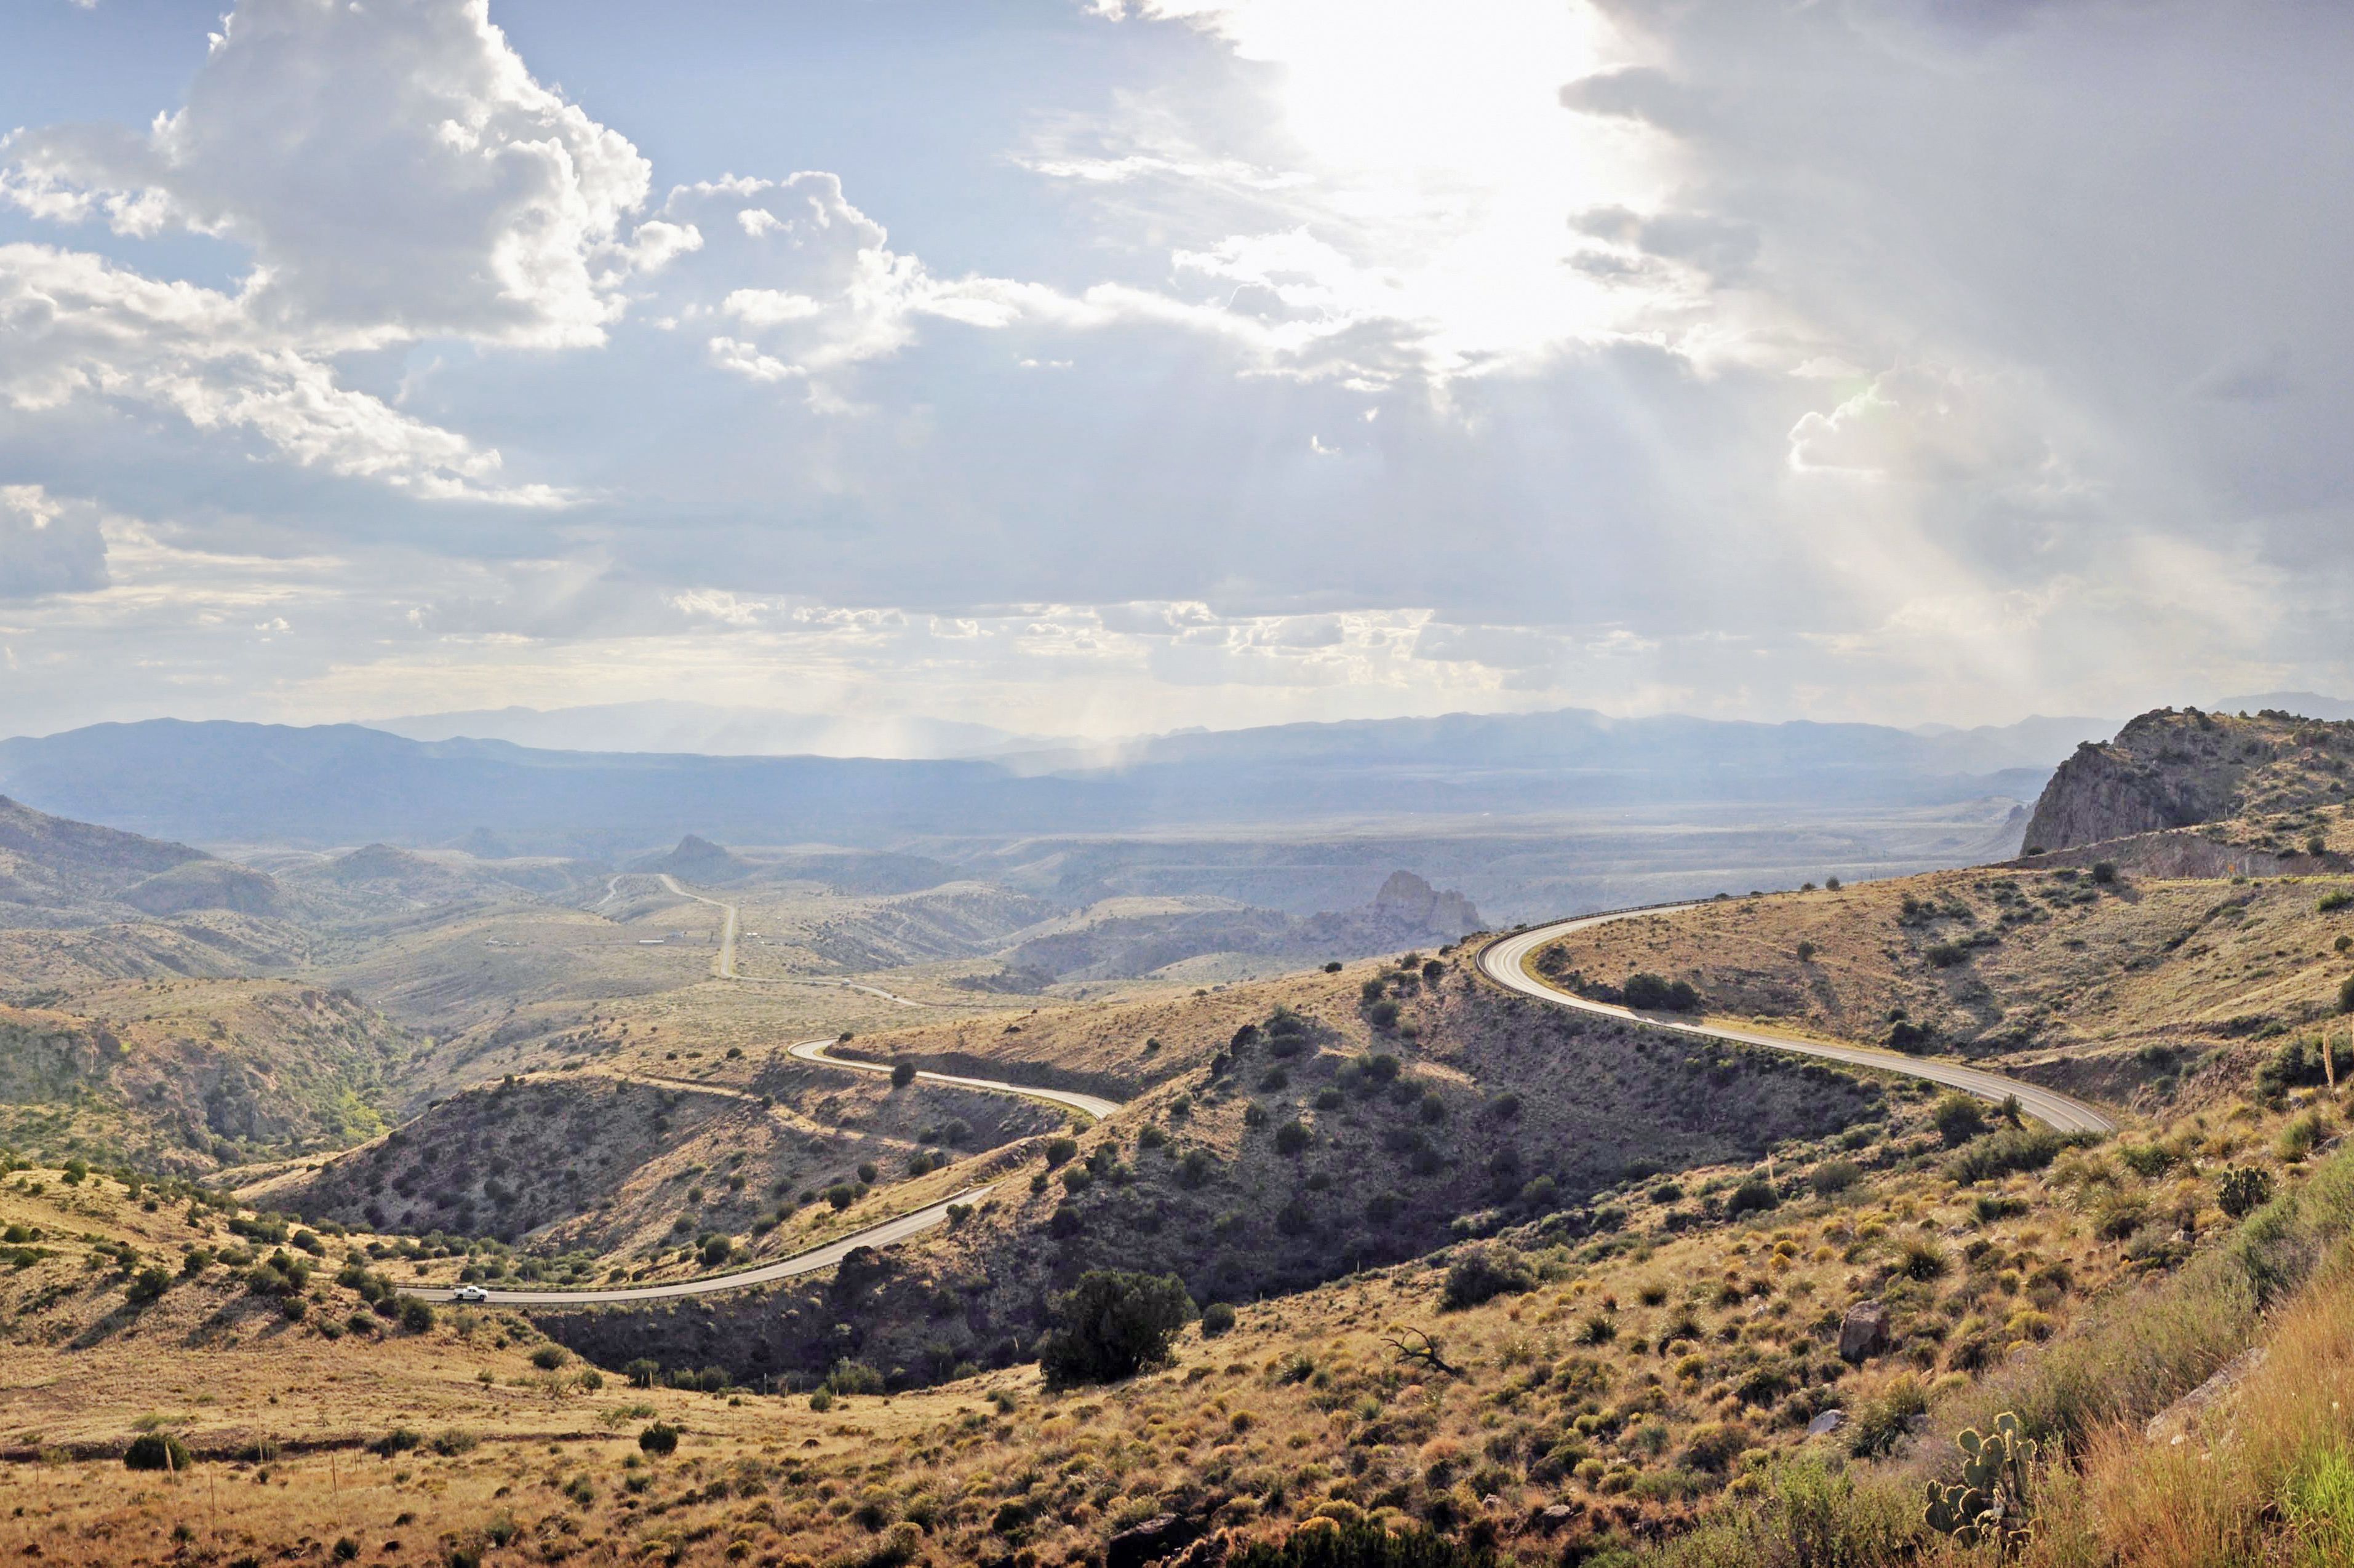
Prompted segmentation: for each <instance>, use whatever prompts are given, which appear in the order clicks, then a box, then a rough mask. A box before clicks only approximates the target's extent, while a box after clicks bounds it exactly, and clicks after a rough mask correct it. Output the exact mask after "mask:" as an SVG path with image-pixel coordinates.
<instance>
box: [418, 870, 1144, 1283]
mask: <svg viewBox="0 0 2354 1568" xmlns="http://www.w3.org/2000/svg"><path fill="white" fill-rule="evenodd" d="M669 880H670V879H669V878H668V877H664V878H663V881H665V882H668V881H669ZM672 891H673V892H677V891H680V890H679V889H677V888H675V887H674V888H673V890H672ZM686 896H688V897H690V898H692V897H694V896H695V895H693V894H688V895H686ZM705 902H706V903H708V902H711V901H710V900H707V899H706V900H705ZM729 914H730V916H731V921H730V925H731V928H732V925H733V921H732V916H733V914H734V911H732V910H731V911H729ZM831 1044H833V1042H832V1041H831V1040H804V1041H802V1042H801V1044H798V1045H792V1046H789V1047H787V1054H790V1056H792V1057H793V1058H794V1059H795V1060H796V1061H801V1062H807V1063H809V1064H810V1065H812V1066H818V1067H832V1068H834V1069H835V1070H837V1071H840V1072H848V1073H880V1074H882V1075H885V1076H886V1077H887V1076H889V1075H890V1072H891V1065H890V1064H889V1063H887V1062H855V1061H852V1060H850V1059H848V1058H846V1057H842V1056H833V1055H829V1054H826V1049H825V1048H826V1047H827V1046H828V1045H831ZM599 1076H606V1077H614V1078H626V1079H628V1080H630V1081H632V1082H636V1083H642V1084H652V1085H654V1086H659V1087H663V1088H669V1089H680V1090H684V1091H686V1092H689V1093H695V1094H706V1095H718V1096H722V1097H726V1098H729V1099H741V1100H751V1101H754V1102H758V1099H759V1097H758V1095H755V1094H753V1093H752V1092H751V1091H750V1090H748V1089H738V1088H734V1087H731V1086H727V1085H725V1084H698V1083H695V1082H693V1081H692V1080H689V1079H685V1078H664V1077H658V1076H655V1075H652V1074H645V1073H607V1074H600V1075H599ZM916 1078H917V1082H919V1083H927V1084H945V1085H948V1086H950V1087H952V1088H960V1089H979V1090H981V1091H983V1092H985V1093H989V1094H998V1095H1012V1096H1013V1097H1015V1098H1017V1099H1025V1100H1039V1101H1044V1103H1046V1104H1048V1105H1056V1106H1062V1107H1065V1108H1066V1109H1070V1110H1076V1111H1083V1112H1085V1113H1086V1114H1087V1115H1088V1116H1091V1117H1097V1118H1102V1117H1108V1116H1109V1115H1111V1114H1112V1113H1113V1112H1114V1111H1116V1110H1118V1109H1119V1101H1118V1100H1108V1099H1105V1098H1103V1097H1101V1096H1098V1095H1083V1094H1078V1093H1076V1092H1075V1091H1072V1090H1068V1089H1042V1088H1038V1087H1035V1086H1032V1085H1029V1084H1009V1083H1003V1082H1001V1081H999V1080H997V1079H995V1078H965V1077H959V1076H956V1075H953V1074H949V1073H928V1072H918V1073H917V1075H916ZM995 1190H996V1183H994V1182H988V1183H984V1184H982V1185H981V1186H978V1187H968V1188H966V1189H965V1190H964V1191H963V1192H958V1193H955V1194H953V1195H952V1196H949V1197H946V1198H942V1199H941V1200H940V1201H939V1202H937V1203H928V1204H926V1205H925V1206H924V1207H922V1208H920V1209H917V1210H915V1211H913V1212H911V1213H905V1214H901V1215H898V1216H897V1217H896V1218H894V1219H888V1220H884V1221H881V1222H879V1223H877V1224H871V1225H868V1226H865V1227H864V1229H861V1230H855V1231H853V1232H851V1233H850V1234H848V1235H846V1236H840V1237H837V1238H835V1239H834V1240H832V1241H830V1242H827V1243H825V1244H824V1245H822V1246H816V1247H812V1248H811V1249H810V1250H809V1251H807V1252H802V1253H796V1254H794V1255H792V1256H790V1257H785V1258H779V1259H778V1260H777V1261H776V1262H774V1263H764V1264H762V1265H760V1266H759V1267H758V1268H747V1269H740V1270H738V1271H737V1272H736V1273H734V1274H713V1275H706V1276H705V1277H702V1278H699V1279H682V1280H678V1281H675V1282H673V1283H672V1284H668V1285H635V1286H627V1287H618V1288H615V1289H610V1290H486V1291H485V1292H484V1296H483V1305H485V1306H491V1307H598V1306H608V1305H612V1304H615V1303H620V1302H630V1301H662V1300H666V1299H669V1298H674V1297H680V1296H707V1295H709V1294H711V1293H712V1292H714V1291H717V1290H744V1289H748V1288H749V1287H753V1286H756V1285H767V1284H769V1283H770V1282H772V1281H775V1280H779V1279H790V1278H792V1277H794V1276H795V1275H800V1274H813V1273H815V1272H816V1271H817V1270H819V1269H821V1268H832V1266H834V1265H836V1264H838V1263H840V1262H841V1261H842V1260H843V1258H844V1257H846V1256H848V1255H850V1252H851V1249H852V1248H854V1247H862V1246H874V1247H884V1246H891V1245H895V1244H896V1243H899V1242H903V1241H906V1240H907V1239H909V1238H910V1237H912V1236H919V1235H921V1234H924V1233H925V1232H926V1231H928V1230H932V1229H934V1228H936V1227H937V1226H938V1225H940V1224H944V1223H946V1221H947V1219H948V1215H949V1207H950V1206H951V1205H953V1204H957V1203H973V1202H980V1201H981V1199H982V1198H984V1197H987V1196H988V1195H989V1194H990V1193H991V1192H993V1191H995ZM401 1294H402V1295H404V1296H413V1297H415V1298H418V1299H419V1300H420V1301H451V1300H455V1299H456V1298H457V1294H458V1293H457V1291H456V1290H454V1289H445V1288H435V1289H408V1288H404V1289H402V1291H401Z"/></svg>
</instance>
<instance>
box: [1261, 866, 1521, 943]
mask: <svg viewBox="0 0 2354 1568" xmlns="http://www.w3.org/2000/svg"><path fill="white" fill-rule="evenodd" d="M1485 924H1486V922H1484V921H1483V920H1481V918H1480V917H1479V909H1478V908H1477V907H1475V906H1473V904H1472V902H1471V901H1470V900H1469V898H1466V897H1464V896H1463V895H1461V894H1460V893H1457V892H1455V891H1453V890H1452V889H1450V890H1448V891H1447V892H1445V893H1441V892H1440V891H1438V890H1437V888H1435V887H1433V886H1431V885H1430V884H1429V883H1427V882H1425V881H1424V880H1423V879H1422V878H1421V877H1419V876H1416V874H1414V873H1412V872H1410V871H1394V872H1392V873H1390V875H1389V880H1388V881H1386V882H1384V883H1383V884H1382V888H1381V891H1380V892H1378V893H1376V894H1374V895H1373V902H1372V903H1371V904H1368V905H1366V906H1364V907H1363V908H1362V909H1352V910H1350V911H1349V912H1347V913H1346V914H1340V915H1311V916H1309V917H1308V918H1307V919H1306V920H1305V921H1303V922H1301V925H1300V930H1299V934H1298V936H1297V937H1296V938H1294V946H1296V947H1299V948H1336V949H1340V950H1344V951H1348V952H1352V953H1369V952H1378V951H1380V950H1381V949H1382V948H1391V947H1400V946H1405V945H1408V944H1412V943H1417V942H1451V941H1453V940H1454V939H1455V938H1458V937H1468V936H1469V935H1470V934H1471V933H1472V932H1474V931H1477V930H1479V929H1481V928H1482V927H1484V926H1485Z"/></svg>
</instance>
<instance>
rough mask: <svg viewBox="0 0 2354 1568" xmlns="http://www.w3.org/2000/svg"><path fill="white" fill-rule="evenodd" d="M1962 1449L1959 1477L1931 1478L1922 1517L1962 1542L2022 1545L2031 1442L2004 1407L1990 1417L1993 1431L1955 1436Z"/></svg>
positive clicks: (2010, 1548) (2009, 1546) (2005, 1546)
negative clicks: (1947, 1479) (1933, 1479)
mask: <svg viewBox="0 0 2354 1568" xmlns="http://www.w3.org/2000/svg"><path fill="white" fill-rule="evenodd" d="M1954 1441H1955V1443H1956V1446H1958V1447H1960V1449H1961V1451H1962V1478H1961V1479H1960V1480H1958V1481H1955V1482H1952V1483H1950V1484H1945V1483H1940V1482H1937V1481H1931V1482H1930V1483H1929V1484H1928V1485H1929V1506H1928V1508H1927V1509H1926V1510H1925V1512H1924V1513H1923V1515H1922V1517H1923V1518H1924V1519H1925V1520H1927V1522H1928V1525H1929V1528H1930V1529H1932V1530H1934V1531H1936V1532H1937V1533H1938V1534H1940V1535H1947V1536H1951V1537H1952V1538H1953V1539H1954V1540H1956V1541H1958V1542H1961V1543H1963V1544H1964V1545H1966V1546H1975V1545H1977V1544H1978V1542H1995V1543H1996V1544H1997V1545H1999V1546H2000V1547H2001V1548H2002V1549H2003V1550H2004V1551H2005V1552H2010V1551H2015V1550H2017V1549H2018V1548H2020V1547H2022V1546H2025V1545H2026V1544H2027V1538H2028V1520H2027V1514H2028V1484H2029V1480H2030V1478H2031V1471H2032V1470H2033V1468H2034V1465H2035V1444H2034V1443H2033V1442H2032V1441H2031V1440H2030V1439H2029V1438H2028V1436H2026V1435H2025V1433H2023V1432H2022V1431H2021V1430H2020V1425H2019V1417H2018V1416H2016V1415H2014V1414H2011V1413H2010V1412H2009V1411H2005V1412H2003V1413H2002V1414H2000V1415H1998V1416H1996V1417H1995V1419H1994V1430H1993V1431H1991V1432H1983V1433H1982V1432H1980V1431H1978V1429H1977V1428H1976V1427H1972V1428H1970V1429H1968V1430H1967V1431H1965V1432H1964V1433H1963V1434H1962V1435H1961V1436H1959V1437H1957V1438H1956V1439H1955V1440H1954Z"/></svg>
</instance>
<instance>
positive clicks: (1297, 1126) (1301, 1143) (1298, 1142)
mask: <svg viewBox="0 0 2354 1568" xmlns="http://www.w3.org/2000/svg"><path fill="white" fill-rule="evenodd" d="M1309 1141H1310V1135H1309V1131H1308V1128H1307V1127H1306V1126H1305V1125H1304V1124H1303V1123H1301V1122H1299V1121H1298V1120H1293V1121H1288V1122H1285V1123H1284V1124H1283V1125H1282V1126H1281V1127H1278V1128H1276V1129H1275V1150H1276V1152H1277V1153H1278V1154H1299V1153H1301V1152H1303V1151H1305V1150H1307V1148H1308V1145H1309Z"/></svg>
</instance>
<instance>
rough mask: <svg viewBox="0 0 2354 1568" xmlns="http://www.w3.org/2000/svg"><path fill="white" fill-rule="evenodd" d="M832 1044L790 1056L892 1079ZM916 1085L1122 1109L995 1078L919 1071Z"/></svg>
mask: <svg viewBox="0 0 2354 1568" xmlns="http://www.w3.org/2000/svg"><path fill="white" fill-rule="evenodd" d="M831 1044H833V1042H832V1041H831V1040H804V1041H802V1042H801V1044H798V1045H795V1046H792V1047H790V1050H789V1053H788V1054H790V1055H792V1056H794V1057H796V1058H798V1059H799V1060H801V1061H803V1062H813V1063H815V1064H816V1065H819V1066H821V1067H846V1068H848V1069H849V1070H850V1071H852V1072H854V1073H881V1074H884V1075H886V1076H887V1075H889V1073H890V1071H891V1064H890V1063H888V1062H858V1061H853V1060H852V1059H850V1058H849V1057H846V1056H832V1055H828V1054H826V1049H825V1048H826V1047H827V1046H828V1045H831ZM916 1081H917V1082H918V1083H923V1084H947V1085H949V1086H952V1087H955V1088H960V1089H985V1090H987V1091H988V1092H990V1093H991V1094H998V1095H1019V1096H1020V1097H1022V1098H1023V1099H1025V1100H1044V1101H1045V1102H1046V1103H1047V1104H1049V1105H1057V1106H1067V1107H1070V1108H1071V1109H1072V1110H1076V1111H1085V1112H1087V1115H1089V1116H1091V1117H1095V1118H1098V1119H1100V1118H1104V1117H1108V1116H1109V1115H1111V1114H1112V1113H1113V1112H1114V1111H1116V1110H1118V1109H1119V1101H1118V1100H1108V1099H1105V1098H1103V1097H1101V1096H1099V1095H1083V1094H1079V1093H1077V1092H1076V1091H1075V1090H1071V1089H1042V1088H1039V1087H1037V1086H1034V1085H1031V1084H1008V1083H1002V1082H1000V1081H999V1080H997V1079H995V1078H960V1077H958V1076H956V1075H954V1074H951V1073H927V1072H921V1071H919V1072H917V1074H916Z"/></svg>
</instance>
